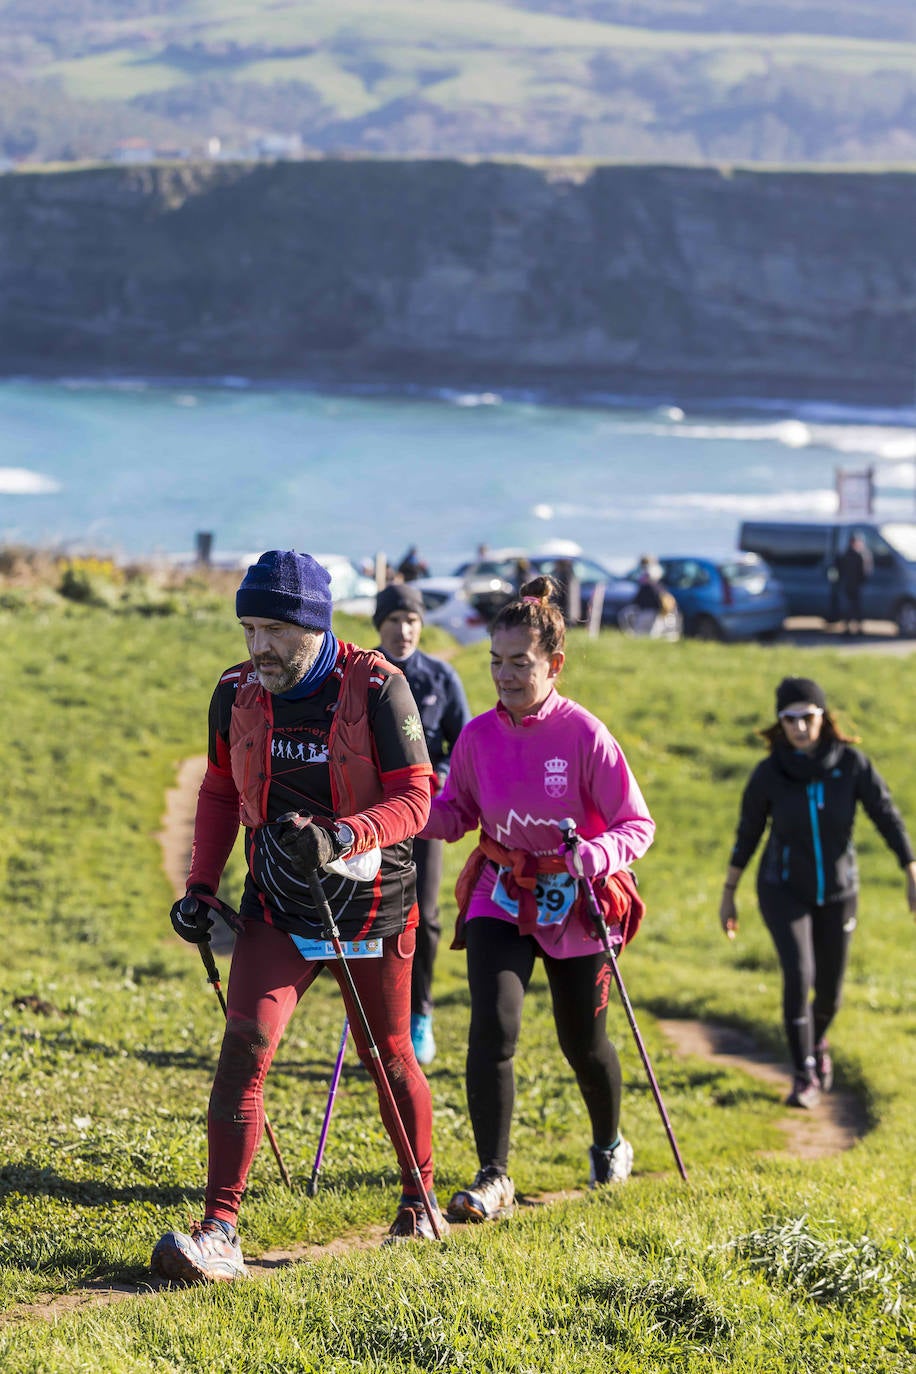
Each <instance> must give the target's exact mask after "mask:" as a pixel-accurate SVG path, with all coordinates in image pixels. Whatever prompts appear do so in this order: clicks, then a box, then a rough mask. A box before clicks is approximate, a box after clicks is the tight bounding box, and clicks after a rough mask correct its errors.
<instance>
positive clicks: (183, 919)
mask: <svg viewBox="0 0 916 1374" xmlns="http://www.w3.org/2000/svg"><path fill="white" fill-rule="evenodd" d="M198 892H206V894H207V896H208V897H212V896H213V893H212V892H211V891H210V889H209V888H208V887H203V886H197V885H195V886H194V887H189V888H188V890H187V892H186V893H185V895H184V896H183V897H182V898H181V900H180V901H177V902H176V903H175V905H174V906H173V907H172V910H171V911H170V912H169V919H170V920H171V922H172V927H173V929H174V930H175V933H176V935H180V936H181V938H182V940H187V942H188V944H190V945H208V944H209V943H210V927H211V926H212V925H213V914H212V907H209V906H208V905H207V903H206V902H202V901H201V900H200V899H199V897H198V896H197V893H198Z"/></svg>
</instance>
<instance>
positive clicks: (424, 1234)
mask: <svg viewBox="0 0 916 1374" xmlns="http://www.w3.org/2000/svg"><path fill="white" fill-rule="evenodd" d="M430 1201H431V1202H432V1199H430ZM432 1207H433V1211H434V1212H435V1214H436V1223H437V1225H438V1227H439V1236H440V1239H442V1240H444V1239H445V1237H446V1236H447V1235H448V1222H447V1221H446V1220H445V1217H444V1216H443V1215H442V1213H441V1212H440V1211H439V1208H438V1207H437V1205H436V1203H435V1202H432ZM435 1239H436V1233H435V1231H434V1230H433V1228H432V1222H431V1221H430V1219H429V1214H428V1213H427V1211H426V1208H425V1207H424V1206H423V1203H422V1202H421V1201H420V1200H419V1198H416V1199H405V1198H402V1199H401V1204H400V1206H399V1207H398V1214H397V1216H396V1217H395V1219H394V1221H393V1222H392V1223H391V1226H390V1228H389V1230H388V1234H387V1236H386V1237H385V1239H384V1240H383V1241H382V1244H383V1245H396V1244H398V1243H399V1242H400V1241H402V1240H435Z"/></svg>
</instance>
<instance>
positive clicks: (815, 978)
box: [757, 883, 859, 1073]
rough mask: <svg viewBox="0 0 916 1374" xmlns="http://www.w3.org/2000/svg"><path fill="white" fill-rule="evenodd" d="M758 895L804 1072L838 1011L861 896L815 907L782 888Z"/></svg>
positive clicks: (761, 887)
mask: <svg viewBox="0 0 916 1374" xmlns="http://www.w3.org/2000/svg"><path fill="white" fill-rule="evenodd" d="M757 899H758V901H759V902H760V912H761V915H762V916H763V919H764V921H765V922H766V924H767V928H768V930H769V932H770V934H771V936H772V937H773V943H774V945H775V946H776V953H777V954H778V955H779V962H780V964H781V965H782V1015H783V1022H784V1024H785V1028H786V1035H787V1037H788V1040H789V1049H790V1050H791V1053H792V1062H793V1064H794V1065H795V1069H796V1071H797V1072H799V1073H803V1072H804V1071H805V1070H806V1068H810V1065H811V1063H812V1061H813V1058H814V1049H815V1046H816V1045H817V1044H819V1043H820V1042H821V1041H822V1040H823V1039H824V1036H825V1035H826V1033H827V1027H828V1026H829V1025H830V1022H831V1021H832V1020H833V1018H834V1016H835V1015H836V1013H837V1011H838V1010H839V1006H840V1000H841V997H842V991H843V975H844V974H845V972H846V961H847V959H848V957H849V945H850V941H851V940H852V932H853V931H854V930H855V928H856V910H857V907H858V901H859V899H858V895H857V894H853V896H851V897H846V898H844V899H843V900H842V901H838V902H827V903H825V904H824V905H823V906H815V905H814V904H813V903H811V902H805V901H803V900H802V899H801V898H800V897H796V896H795V895H794V894H793V893H791V892H789V891H787V890H786V888H784V887H777V886H775V885H774V884H772V883H758V885H757ZM812 988H813V989H814V1000H813V1001H812V1000H811V990H812Z"/></svg>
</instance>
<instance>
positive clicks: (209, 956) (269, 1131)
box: [181, 897, 293, 1188]
mask: <svg viewBox="0 0 916 1374" xmlns="http://www.w3.org/2000/svg"><path fill="white" fill-rule="evenodd" d="M197 907H198V902H197V898H196V897H185V899H184V901H183V902H182V903H181V914H182V915H183V916H195V915H196V914H197ZM197 948H198V950H199V952H200V957H201V960H202V961H203V966H204V968H205V969H206V970H207V982H208V983H210V985H211V986H212V988H213V991H214V992H215V993H216V997H217V1001H218V1002H219V1004H220V1006H221V1007H222V1009H223V1017H224V1019H225V1020H227V1021H228V1019H229V1012H228V1010H227V1008H226V999H225V997H224V996H223V989H222V986H221V982H220V976H219V969H218V968H217V967H216V961H215V960H214V958H213V951H212V950H211V949H210V941H209V940H206V941H204V943H203V944H200V945H198V946H197ZM264 1132H265V1134H266V1136H267V1139H268V1140H269V1141H270V1148H271V1149H272V1150H273V1152H274V1158H275V1159H276V1161H277V1164H278V1165H279V1168H280V1177H281V1178H282V1179H283V1182H284V1183H285V1184H286V1186H287V1188H292V1186H293V1181H292V1179H291V1178H290V1176H289V1170H288V1169H287V1167H286V1165H285V1164H284V1163H283V1156H282V1155H281V1153H280V1146H279V1145H278V1144H277V1137H276V1136H275V1135H274V1132H273V1127H272V1126H271V1124H270V1121H269V1120H268V1117H267V1113H266V1112H265V1113H264Z"/></svg>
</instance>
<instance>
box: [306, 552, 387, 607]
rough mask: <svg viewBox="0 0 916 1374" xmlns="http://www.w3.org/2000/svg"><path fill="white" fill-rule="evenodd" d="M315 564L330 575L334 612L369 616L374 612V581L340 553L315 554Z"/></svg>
mask: <svg viewBox="0 0 916 1374" xmlns="http://www.w3.org/2000/svg"><path fill="white" fill-rule="evenodd" d="M314 557H315V560H316V562H318V563H320V564H321V566H322V567H323V568H327V570H328V572H329V573H330V574H331V600H332V601H333V603H334V609H335V610H336V611H346V612H348V613H349V614H350V615H368V616H371V615H372V612H373V611H374V610H375V581H374V579H373V578H371V577H366V576H365V575H364V574H363V573H361V572H360V571H359V569H358V568H357V566H356V564H355V563H351V561H350V559H349V558H347V557H345V556H344V554H342V553H316V554H315V555H314Z"/></svg>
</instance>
